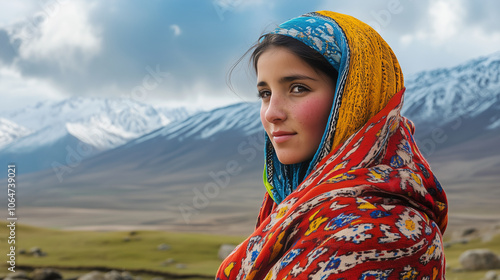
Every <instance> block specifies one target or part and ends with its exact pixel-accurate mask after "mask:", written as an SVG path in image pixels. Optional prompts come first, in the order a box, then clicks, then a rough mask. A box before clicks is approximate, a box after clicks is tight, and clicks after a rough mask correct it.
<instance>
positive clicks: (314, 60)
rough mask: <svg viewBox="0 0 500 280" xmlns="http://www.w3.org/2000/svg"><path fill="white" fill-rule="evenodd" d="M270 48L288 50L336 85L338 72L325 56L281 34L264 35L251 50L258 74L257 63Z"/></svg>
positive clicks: (251, 58) (254, 66) (251, 59)
mask: <svg viewBox="0 0 500 280" xmlns="http://www.w3.org/2000/svg"><path fill="white" fill-rule="evenodd" d="M270 47H284V48H287V49H288V50H290V51H291V52H292V53H294V54H295V55H297V56H298V57H300V58H301V59H302V60H304V61H305V62H306V63H307V64H309V66H311V67H312V68H313V69H317V70H319V71H321V72H322V73H323V74H325V75H327V76H328V77H330V79H332V81H333V84H336V82H337V76H338V72H337V70H335V68H333V66H332V65H331V64H330V63H329V62H328V60H326V58H325V57H324V56H323V55H321V54H320V53H319V52H317V51H316V50H314V49H313V48H311V47H309V46H308V45H306V44H304V43H302V42H301V41H299V40H297V39H294V38H292V37H290V36H286V35H281V34H264V35H262V36H260V38H259V41H258V43H256V44H255V45H254V46H253V47H252V48H251V49H253V53H252V55H251V56H250V61H251V62H252V64H253V68H254V70H255V73H257V62H258V61H259V57H260V56H261V55H262V53H264V52H265V51H266V50H267V49H269V48H270ZM251 49H250V50H251Z"/></svg>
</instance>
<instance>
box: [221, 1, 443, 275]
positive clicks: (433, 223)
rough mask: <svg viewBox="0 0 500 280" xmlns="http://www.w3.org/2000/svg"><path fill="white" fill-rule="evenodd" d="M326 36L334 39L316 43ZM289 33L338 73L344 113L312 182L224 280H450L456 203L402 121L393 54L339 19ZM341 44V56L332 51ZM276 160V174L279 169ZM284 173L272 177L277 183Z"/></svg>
mask: <svg viewBox="0 0 500 280" xmlns="http://www.w3.org/2000/svg"><path fill="white" fill-rule="evenodd" d="M294 21H296V22H295V23H293V22H294ZM301 24H302V25H301ZM308 24H309V25H308ZM299 25H300V26H302V27H300V28H299V27H296V26H299ZM308 26H309V27H308ZM318 26H323V27H324V28H323V30H324V31H325V32H326V33H322V34H323V35H321V34H320V35H319V36H316V35H315V34H317V33H321V32H319V31H318V30H320V29H321V28H320V27H318ZM280 28H281V29H278V30H277V31H275V32H282V33H284V34H285V33H286V34H289V36H290V35H291V36H293V37H294V38H297V39H299V40H302V41H303V42H306V41H309V43H307V44H311V45H310V46H313V45H314V46H315V48H317V49H318V50H319V51H322V50H323V51H325V52H324V53H323V52H321V53H322V54H323V55H325V54H330V56H329V57H331V58H332V60H333V61H334V62H333V63H334V64H332V65H334V67H335V63H338V67H339V68H338V70H339V79H338V84H337V88H336V90H335V103H334V105H333V108H332V113H331V115H330V119H329V121H328V125H327V128H326V131H325V135H324V136H323V141H322V144H321V145H320V147H319V149H318V152H317V153H316V155H315V156H314V157H315V159H314V160H313V161H314V162H316V163H311V164H312V165H311V166H310V167H309V174H308V175H307V177H306V178H305V179H304V180H302V182H300V183H299V185H298V186H297V188H296V189H295V190H293V191H292V192H291V193H290V194H288V195H287V196H286V197H284V198H283V200H282V201H281V203H276V202H275V200H274V199H275V198H274V199H273V198H272V195H274V194H276V192H274V191H273V190H272V189H271V191H270V192H267V193H266V194H265V198H264V201H263V204H262V207H261V211H260V213H259V217H258V222H257V226H256V229H255V231H254V232H253V233H252V234H251V235H250V236H249V237H248V238H247V239H246V240H245V241H243V242H242V243H241V244H240V245H239V246H237V247H236V249H235V250H234V251H233V252H232V253H231V254H230V255H229V256H228V257H227V258H226V259H225V260H224V262H223V263H222V264H221V266H220V267H219V270H218V272H217V279H280V280H281V279H297V278H299V279H416V278H417V277H418V279H444V273H445V258H444V251H443V243H442V233H443V232H444V230H445V229H446V225H447V201H446V195H445V193H444V190H443V188H442V187H441V185H440V184H439V182H438V180H437V179H436V177H435V176H434V174H433V173H432V171H431V169H430V167H429V164H428V163H427V161H426V160H425V159H424V158H423V156H422V155H421V153H420V151H419V149H418V147H417V146H416V144H415V140H414V138H413V133H414V126H413V124H412V122H411V121H409V120H408V119H406V118H405V117H403V116H401V114H400V112H401V107H402V105H403V95H404V88H403V77H402V74H401V70H400V68H399V64H398V63H397V60H396V58H395V57H394V54H393V53H392V51H391V49H390V48H389V47H388V46H387V44H386V43H385V42H384V41H383V40H382V39H381V38H380V36H379V35H378V34H377V33H376V32H375V31H373V30H372V29H371V28H370V27H368V26H367V25H366V24H364V23H361V22H360V21H358V20H356V19H354V18H352V17H350V16H346V15H342V14H338V13H333V12H327V11H321V12H315V13H310V14H306V15H304V16H302V17H299V18H297V19H293V20H292V21H290V22H288V23H287V24H283V25H281V26H280ZM280 30H281V31H280ZM330 31H332V32H330ZM301 34H302V35H301ZM327 35H331V36H327ZM308 36H311V40H309V39H308V38H306V37H308ZM301 38H302V39H301ZM314 38H317V39H318V40H320V41H323V43H321V42H318V43H314V44H312V42H315V41H317V40H316V39H314ZM332 38H334V39H335V41H334V42H335V45H336V46H337V47H338V48H334V47H332V48H330V49H329V50H325V48H324V44H325V43H327V44H329V42H333V39H332ZM314 46H313V47H314ZM338 58H340V59H338ZM268 144H269V142H268ZM271 152H273V150H272V147H269V145H268V147H267V150H266V153H268V154H267V155H269V153H271ZM274 160H275V158H271V159H269V158H266V161H267V168H268V169H269V168H276V167H279V165H277V164H276V162H275V161H274ZM270 171H271V172H270ZM277 172H279V171H276V170H275V169H274V170H267V172H266V173H265V174H267V175H268V176H267V178H268V179H269V182H275V181H276V180H273V176H274V174H276V173H277Z"/></svg>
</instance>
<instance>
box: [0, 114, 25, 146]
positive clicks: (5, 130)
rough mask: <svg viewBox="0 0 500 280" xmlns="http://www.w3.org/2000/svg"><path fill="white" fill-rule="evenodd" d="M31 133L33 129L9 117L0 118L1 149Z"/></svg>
mask: <svg viewBox="0 0 500 280" xmlns="http://www.w3.org/2000/svg"><path fill="white" fill-rule="evenodd" d="M30 133H31V131H30V130H29V129H27V128H25V127H23V126H20V125H18V124H16V123H14V122H11V121H9V120H7V119H4V118H0V149H2V147H4V146H6V145H7V144H9V143H11V142H13V141H15V140H17V139H19V138H22V137H24V136H26V135H28V134H30Z"/></svg>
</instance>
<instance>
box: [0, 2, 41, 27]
mask: <svg viewBox="0 0 500 280" xmlns="http://www.w3.org/2000/svg"><path fill="white" fill-rule="evenodd" d="M36 9H37V5H35V1H34V0H27V1H1V2H0V26H4V27H5V26H8V25H10V24H12V23H14V22H18V21H21V20H25V19H26V18H27V17H29V16H31V15H33V13H35V12H36Z"/></svg>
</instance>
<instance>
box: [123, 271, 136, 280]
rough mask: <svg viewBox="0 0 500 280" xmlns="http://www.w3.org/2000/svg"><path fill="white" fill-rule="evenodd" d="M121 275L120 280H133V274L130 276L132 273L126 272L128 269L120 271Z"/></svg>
mask: <svg viewBox="0 0 500 280" xmlns="http://www.w3.org/2000/svg"><path fill="white" fill-rule="evenodd" d="M121 276H122V280H134V276H132V274H130V272H128V271H123V272H122V273H121Z"/></svg>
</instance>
